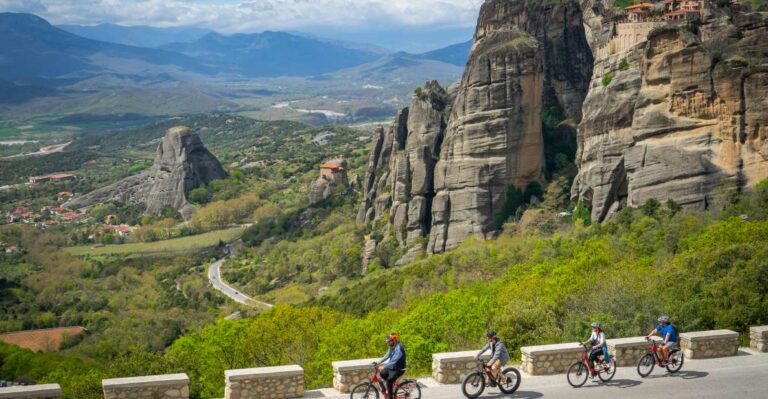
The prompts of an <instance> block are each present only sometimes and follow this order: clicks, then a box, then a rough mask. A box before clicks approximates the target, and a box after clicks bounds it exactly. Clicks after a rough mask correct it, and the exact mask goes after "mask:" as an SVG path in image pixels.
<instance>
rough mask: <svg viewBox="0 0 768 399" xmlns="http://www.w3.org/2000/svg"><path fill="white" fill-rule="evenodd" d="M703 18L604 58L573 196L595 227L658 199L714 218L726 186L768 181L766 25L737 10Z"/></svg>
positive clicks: (587, 105)
mask: <svg viewBox="0 0 768 399" xmlns="http://www.w3.org/2000/svg"><path fill="white" fill-rule="evenodd" d="M702 18H703V20H702V21H701V24H692V25H687V24H683V25H680V24H676V25H669V24H664V25H663V26H659V27H656V28H655V29H653V30H652V31H651V32H650V33H649V34H648V36H647V39H646V40H642V41H640V42H638V43H637V44H636V45H634V46H633V47H631V48H628V49H624V50H623V51H617V52H614V53H613V54H605V55H604V56H602V57H598V58H597V59H596V61H595V68H594V74H593V77H592V83H591V87H590V91H589V95H588V96H587V99H586V100H585V102H584V115H583V121H582V123H581V124H580V126H579V133H578V146H579V150H578V153H577V159H576V161H577V166H578V167H579V174H578V176H577V178H576V179H575V181H574V184H573V189H572V190H573V195H574V196H575V197H577V198H579V199H582V200H585V201H586V202H588V203H591V205H592V218H593V219H595V220H604V219H606V218H608V217H610V216H611V215H612V214H614V213H615V212H616V211H617V210H619V209H621V208H623V207H626V206H639V205H642V204H644V203H645V202H646V201H647V200H649V199H651V198H655V199H657V200H660V201H662V202H663V201H666V200H668V199H672V200H674V201H675V202H677V203H679V204H680V205H682V206H684V207H686V208H689V209H706V208H707V207H709V206H710V205H711V204H712V203H713V200H714V198H713V197H714V192H716V188H717V187H718V186H721V185H724V187H733V188H734V189H736V190H743V189H748V188H749V187H750V186H751V185H754V184H755V183H757V182H759V181H760V180H762V179H764V178H766V177H768V165H767V164H766V161H768V151H767V150H768V142H766V136H767V135H768V127H767V126H766V119H767V118H768V100H766V99H767V98H768V96H766V94H765V93H768V62H766V61H767V59H768V46H766V45H765V43H767V42H766V40H767V39H768V34H767V32H766V24H765V21H764V20H762V19H761V18H759V17H756V16H755V15H754V14H745V13H738V12H736V11H731V10H710V9H706V10H704V11H703V12H702ZM729 21H731V22H729ZM620 33H621V32H619V34H620ZM606 76H610V77H611V79H608V78H606ZM729 180H730V181H731V182H732V183H731V184H726V183H724V181H725V182H727V181H729Z"/></svg>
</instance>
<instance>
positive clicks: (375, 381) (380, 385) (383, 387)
mask: <svg viewBox="0 0 768 399" xmlns="http://www.w3.org/2000/svg"><path fill="white" fill-rule="evenodd" d="M402 378H403V377H402V376H400V377H397V379H396V380H394V381H393V382H392V386H393V387H397V385H398V384H400V383H401V380H402ZM368 382H370V383H371V386H372V387H373V388H374V389H375V390H377V391H379V392H381V394H382V396H383V397H384V398H385V399H386V398H387V397H389V396H388V393H387V381H385V380H384V379H383V378H381V377H380V376H379V365H378V364H376V363H375V364H372V365H371V376H370V377H368Z"/></svg>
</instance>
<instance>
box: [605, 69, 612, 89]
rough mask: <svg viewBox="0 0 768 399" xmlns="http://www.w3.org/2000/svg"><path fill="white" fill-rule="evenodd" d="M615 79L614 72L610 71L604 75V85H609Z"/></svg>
mask: <svg viewBox="0 0 768 399" xmlns="http://www.w3.org/2000/svg"><path fill="white" fill-rule="evenodd" d="M612 80H613V74H611V73H610V72H608V73H606V74H605V75H603V86H605V87H607V86H608V85H609V84H611V81H612Z"/></svg>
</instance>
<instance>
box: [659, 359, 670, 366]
mask: <svg viewBox="0 0 768 399" xmlns="http://www.w3.org/2000/svg"><path fill="white" fill-rule="evenodd" d="M668 364H669V362H668V361H666V360H665V361H663V362H661V367H667V365H668Z"/></svg>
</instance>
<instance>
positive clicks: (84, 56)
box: [0, 13, 213, 80]
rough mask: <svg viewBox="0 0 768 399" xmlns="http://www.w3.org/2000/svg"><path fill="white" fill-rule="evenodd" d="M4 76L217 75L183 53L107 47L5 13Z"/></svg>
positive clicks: (0, 56)
mask: <svg viewBox="0 0 768 399" xmlns="http://www.w3.org/2000/svg"><path fill="white" fill-rule="evenodd" d="M0 37H2V40H0V76H2V77H3V78H4V79H6V80H13V79H24V78H38V77H43V78H55V77H74V78H79V77H87V76H92V75H95V74H100V73H108V72H111V73H118V74H139V73H140V74H143V75H147V74H152V73H156V74H161V73H168V72H187V73H188V72H193V73H206V74H210V73H213V70H212V69H211V68H209V67H206V66H204V65H203V64H202V63H201V62H199V61H197V60H195V59H193V58H190V57H187V56H184V55H180V54H177V53H173V52H169V51H163V50H156V49H146V48H140V47H132V46H126V45H122V44H114V43H106V42H100V41H96V40H91V39H86V38H83V37H80V36H77V35H75V34H72V33H69V32H66V31H64V30H61V29H59V28H56V27H54V26H52V25H51V24H49V23H48V22H47V21H46V20H44V19H42V18H40V17H37V16H35V15H32V14H17V13H0Z"/></svg>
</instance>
